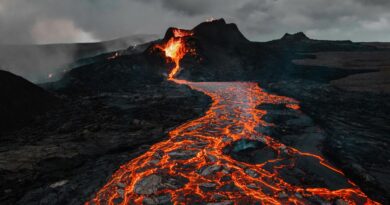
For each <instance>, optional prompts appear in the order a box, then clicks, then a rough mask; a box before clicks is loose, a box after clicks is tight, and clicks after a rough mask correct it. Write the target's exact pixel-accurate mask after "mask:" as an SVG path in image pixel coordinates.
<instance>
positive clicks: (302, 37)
mask: <svg viewBox="0 0 390 205" xmlns="http://www.w3.org/2000/svg"><path fill="white" fill-rule="evenodd" d="M282 40H287V41H303V40H310V38H309V37H307V36H306V34H304V33H303V32H298V33H295V34H289V33H286V34H284V36H283V37H282Z"/></svg>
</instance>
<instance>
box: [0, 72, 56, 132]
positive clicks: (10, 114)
mask: <svg viewBox="0 0 390 205" xmlns="http://www.w3.org/2000/svg"><path fill="white" fill-rule="evenodd" d="M55 101H56V98H55V97H54V96H52V95H51V94H50V93H48V92H46V91H45V90H43V89H42V88H40V87H38V86H36V85H34V84H33V83H30V82H28V81H27V80H25V79H23V78H21V77H19V76H16V75H14V74H12V73H10V72H7V71H2V70H0V130H2V131H4V130H8V129H11V128H16V127H19V126H21V125H23V124H25V123H26V122H27V121H28V120H30V119H31V118H32V117H34V116H35V115H37V114H39V113H42V112H44V111H46V110H48V109H49V108H50V107H51V106H52V105H53V103H54V102H55Z"/></svg>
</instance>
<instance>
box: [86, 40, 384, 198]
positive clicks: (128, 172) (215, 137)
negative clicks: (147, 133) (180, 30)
mask: <svg viewBox="0 0 390 205" xmlns="http://www.w3.org/2000/svg"><path fill="white" fill-rule="evenodd" d="M183 45H184V42H183V41H182V39H181V38H176V37H174V38H172V39H171V40H170V41H168V43H167V44H166V45H163V46H161V49H162V50H164V51H165V54H166V56H167V57H169V58H171V59H172V60H173V61H174V62H175V64H176V67H175V68H177V69H178V67H179V61H180V59H181V58H182V57H183V56H184V55H185V53H186V48H185V46H183ZM176 72H177V70H175V69H173V70H172V72H171V73H170V74H169V79H170V80H172V81H173V82H175V83H178V84H184V85H187V86H189V87H191V88H192V89H194V90H197V91H200V92H203V93H204V94H206V95H208V96H210V97H211V98H212V101H213V103H212V105H211V107H210V109H209V110H208V111H207V112H206V113H205V115H204V116H203V117H200V118H198V119H195V120H192V121H189V122H187V123H185V124H183V125H181V126H179V127H177V128H176V129H174V130H172V131H170V132H169V139H168V140H166V141H163V142H160V143H157V144H155V145H153V146H152V147H151V148H150V150H149V151H148V152H146V153H145V154H143V155H141V156H139V157H137V158H135V159H133V160H131V161H129V162H128V163H126V164H124V165H122V166H121V167H120V169H119V170H117V171H116V172H115V173H114V174H113V176H112V177H111V179H110V180H109V181H108V183H107V184H106V185H105V186H104V187H103V188H101V189H100V190H99V191H98V192H97V193H96V195H95V197H94V198H93V199H92V200H91V201H90V202H87V203H86V204H97V205H100V204H110V205H113V204H158V202H159V201H160V202H161V200H166V199H168V200H169V201H172V202H173V203H174V204H196V203H198V204H199V203H201V202H202V203H217V202H226V203H224V204H311V203H312V202H311V200H313V198H316V199H321V200H322V201H323V202H324V203H329V204H330V203H334V202H335V200H337V199H339V200H343V202H345V203H348V204H351V205H352V204H366V205H369V204H378V203H377V202H374V201H372V200H371V199H369V198H368V197H367V196H366V195H365V194H364V193H363V192H362V191H361V190H360V189H359V187H357V186H356V185H355V184H353V183H349V184H348V187H346V188H342V189H338V190H330V189H328V188H318V187H313V188H310V187H309V188H308V187H305V188H304V187H300V186H297V185H293V184H291V183H288V182H287V181H286V180H285V179H284V178H283V177H282V175H281V174H280V172H281V171H282V170H288V169H291V168H293V167H294V166H295V163H296V160H297V159H298V158H305V157H306V158H310V159H312V160H314V161H315V162H316V163H318V164H319V165H320V166H322V167H324V168H325V169H327V170H329V172H331V173H333V174H334V175H335V176H338V177H342V178H345V176H344V174H343V172H342V171H340V170H338V169H337V168H335V167H333V166H331V165H330V164H329V163H327V162H326V161H325V159H323V158H322V157H321V156H318V155H315V154H311V153H305V152H301V151H299V150H297V149H295V148H293V147H288V146H286V145H284V144H282V143H280V142H278V141H277V140H275V139H273V138H272V137H271V136H267V135H264V134H263V133H261V132H259V131H256V129H255V128H256V127H258V126H260V127H268V126H273V125H272V124H269V123H267V122H265V121H264V120H263V117H264V116H265V115H266V114H267V111H266V110H261V109H257V108H256V107H257V106H258V105H261V104H283V105H284V106H285V107H286V109H291V110H299V105H298V102H296V101H295V100H293V99H291V98H288V97H283V96H277V95H272V94H269V93H267V92H265V91H263V90H262V89H261V88H260V87H258V85H257V83H251V82H188V81H185V80H177V79H174V76H175V74H176ZM297 112H298V111H297ZM242 139H248V140H254V141H258V142H261V143H263V144H265V146H266V147H268V148H270V149H272V150H273V151H274V152H275V153H276V156H275V157H274V158H272V159H269V160H266V161H265V162H264V163H261V164H248V163H245V162H241V161H237V160H235V159H233V158H232V157H230V156H229V155H227V154H226V153H224V151H223V150H224V148H225V147H227V146H229V145H231V144H232V143H233V142H235V141H237V140H242ZM345 180H347V179H345ZM161 196H163V197H165V198H161ZM256 202H257V203H256Z"/></svg>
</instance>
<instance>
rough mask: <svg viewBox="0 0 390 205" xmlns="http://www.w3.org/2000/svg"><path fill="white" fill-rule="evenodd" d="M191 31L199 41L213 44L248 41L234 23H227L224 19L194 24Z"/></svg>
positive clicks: (227, 44) (226, 44)
mask: <svg viewBox="0 0 390 205" xmlns="http://www.w3.org/2000/svg"><path fill="white" fill-rule="evenodd" d="M193 31H194V35H195V36H196V37H197V38H198V39H200V40H201V41H206V42H211V43H214V44H223V45H225V46H230V45H231V44H233V45H236V44H242V43H249V41H248V39H246V38H245V36H244V35H243V34H242V33H241V31H240V30H239V29H238V27H237V25H236V24H234V23H230V24H227V23H226V22H225V20H224V19H218V20H213V21H209V22H203V23H201V24H199V25H198V26H196V27H195V28H194V29H193Z"/></svg>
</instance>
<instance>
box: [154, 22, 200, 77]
mask: <svg viewBox="0 0 390 205" xmlns="http://www.w3.org/2000/svg"><path fill="white" fill-rule="evenodd" d="M173 35H174V37H172V38H171V39H169V41H168V42H167V43H166V44H163V45H157V46H156V47H157V48H158V49H160V50H162V51H164V53H165V56H166V57H167V58H168V59H170V60H172V61H173V62H174V63H175V67H174V68H172V70H171V72H170V73H169V75H168V79H169V80H172V79H173V78H174V76H175V75H176V74H177V73H178V72H179V70H180V60H181V59H183V58H184V56H185V55H186V54H187V53H189V52H190V49H189V48H187V46H186V43H185V41H184V37H187V36H192V35H193V34H192V32H191V31H187V30H181V29H174V30H173Z"/></svg>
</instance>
